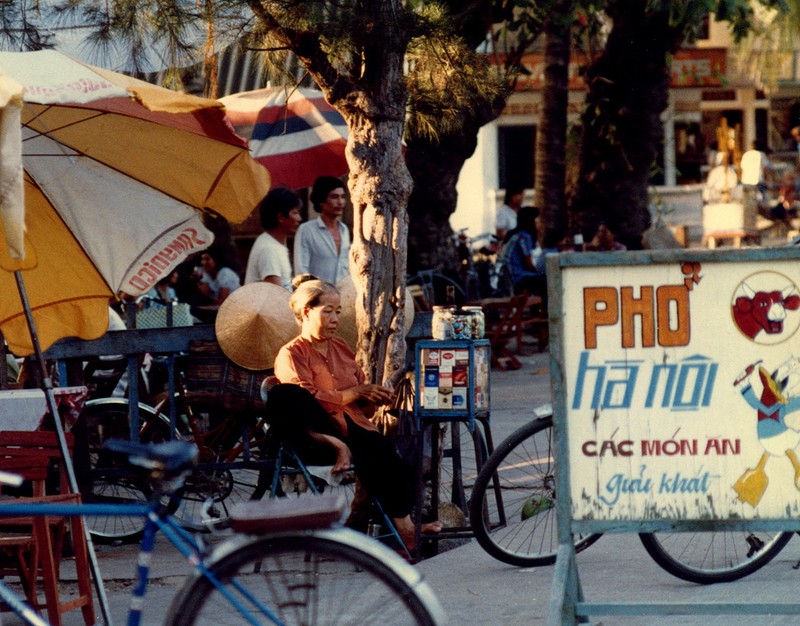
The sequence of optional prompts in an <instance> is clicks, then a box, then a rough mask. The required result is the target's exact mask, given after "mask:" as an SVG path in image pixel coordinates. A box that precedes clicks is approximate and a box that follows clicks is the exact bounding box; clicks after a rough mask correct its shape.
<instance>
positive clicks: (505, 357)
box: [477, 293, 548, 370]
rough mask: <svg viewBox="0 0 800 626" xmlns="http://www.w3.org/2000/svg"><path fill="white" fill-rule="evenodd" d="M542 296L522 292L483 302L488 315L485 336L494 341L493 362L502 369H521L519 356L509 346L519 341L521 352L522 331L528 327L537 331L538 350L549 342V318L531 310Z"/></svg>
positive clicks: (517, 343)
mask: <svg viewBox="0 0 800 626" xmlns="http://www.w3.org/2000/svg"><path fill="white" fill-rule="evenodd" d="M541 302H542V299H541V298H540V297H539V296H529V295H528V294H527V293H521V294H518V295H516V296H511V297H510V298H490V299H487V300H481V301H479V302H478V303H477V304H480V305H481V307H482V308H483V312H484V316H485V317H486V338H487V339H489V341H490V342H491V344H492V365H493V366H494V367H498V368H500V369H503V370H506V369H519V368H520V367H521V365H520V362H519V359H517V357H516V356H515V354H514V353H513V352H512V351H511V349H510V348H509V347H508V344H509V342H510V341H511V340H515V341H516V354H522V334H523V333H524V332H525V329H526V328H535V329H536V330H537V331H538V342H539V350H540V351H541V350H543V349H544V347H545V346H546V345H547V330H548V327H547V318H546V317H545V316H544V315H535V314H532V313H531V311H532V310H534V309H535V308H536V307H537V306H538V305H540V304H541Z"/></svg>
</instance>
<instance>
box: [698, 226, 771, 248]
mask: <svg viewBox="0 0 800 626" xmlns="http://www.w3.org/2000/svg"><path fill="white" fill-rule="evenodd" d="M728 239H730V240H731V243H732V245H733V246H735V247H736V248H740V247H741V246H742V244H743V243H746V242H752V243H754V244H758V243H759V242H760V241H761V233H760V232H759V231H758V229H756V228H735V229H731V230H715V231H713V232H710V233H706V234H704V235H703V245H704V246H708V247H709V248H711V249H712V250H713V249H714V248H716V247H717V246H718V245H720V242H721V241H726V240H728Z"/></svg>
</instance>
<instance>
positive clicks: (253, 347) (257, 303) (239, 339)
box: [215, 282, 300, 370]
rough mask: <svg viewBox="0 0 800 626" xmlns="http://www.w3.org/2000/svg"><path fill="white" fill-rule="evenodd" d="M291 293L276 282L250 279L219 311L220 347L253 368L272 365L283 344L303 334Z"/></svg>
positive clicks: (233, 293) (217, 328)
mask: <svg viewBox="0 0 800 626" xmlns="http://www.w3.org/2000/svg"><path fill="white" fill-rule="evenodd" d="M290 297H291V293H290V292H289V291H287V290H286V289H284V288H283V287H280V286H278V285H274V284H272V283H265V282H258V283H248V284H247V285H244V286H243V287H239V288H238V289H236V290H235V291H233V292H232V293H231V295H229V296H228V297H227V298H226V299H225V301H224V302H223V303H222V305H221V306H220V307H219V312H218V313H217V321H216V323H215V329H216V332H217V342H218V343H219V347H220V348H221V349H222V351H223V352H224V353H225V356H227V357H228V358H229V359H230V360H231V361H233V362H234V363H236V364H237V365H239V366H241V367H244V368H247V369H250V370H265V369H270V368H271V367H272V366H273V364H274V362H275V356H276V355H277V354H278V350H280V349H281V347H282V346H283V345H284V344H285V343H287V342H289V341H291V340H292V339H294V338H295V337H297V335H299V334H300V325H299V324H298V322H297V318H295V316H294V313H293V312H292V310H291V308H290V307H289V298H290Z"/></svg>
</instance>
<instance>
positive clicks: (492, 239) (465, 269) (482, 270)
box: [453, 228, 514, 302]
mask: <svg viewBox="0 0 800 626" xmlns="http://www.w3.org/2000/svg"><path fill="white" fill-rule="evenodd" d="M466 231H467V229H466V228H463V229H461V230H460V231H458V233H455V234H454V235H453V236H454V238H455V240H456V249H457V251H458V259H459V263H460V272H459V274H460V278H461V283H462V284H463V285H464V289H463V291H464V294H465V297H466V300H467V301H468V302H473V301H475V300H480V299H482V298H497V297H508V296H511V295H513V293H514V289H513V284H512V282H511V276H510V275H509V274H508V272H507V271H504V270H503V266H502V264H501V263H500V262H499V261H498V260H497V252H496V250H495V247H496V246H497V237H496V236H495V235H494V234H493V233H483V234H480V235H476V236H475V237H467V235H466ZM484 242H485V243H484Z"/></svg>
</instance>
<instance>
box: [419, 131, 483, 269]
mask: <svg viewBox="0 0 800 626" xmlns="http://www.w3.org/2000/svg"><path fill="white" fill-rule="evenodd" d="M477 143H478V139H477V130H476V131H475V132H465V133H464V134H461V135H459V136H458V137H452V136H449V137H444V138H442V139H441V141H436V140H432V139H428V138H426V137H411V138H409V139H408V142H407V145H406V163H407V165H408V170H409V172H410V173H411V177H412V178H413V179H414V191H413V192H412V193H411V197H410V198H409V201H408V217H409V221H410V224H411V225H410V230H409V237H408V248H409V250H413V254H411V256H410V257H409V268H408V269H409V272H412V273H413V272H417V271H419V270H421V269H429V268H436V269H438V270H440V271H442V272H444V273H445V274H448V275H452V274H454V273H456V272H457V269H458V255H457V254H456V248H455V246H454V245H453V243H452V236H453V229H452V228H450V216H451V215H452V214H453V212H454V211H455V210H456V202H457V200H458V193H457V192H456V183H457V182H458V176H459V174H460V173H461V168H462V167H463V166H464V161H466V160H467V159H468V158H469V157H470V156H471V155H472V154H473V152H475V146H476V145H477ZM476 204H477V206H478V207H481V206H482V202H481V199H480V198H478V199H476Z"/></svg>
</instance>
